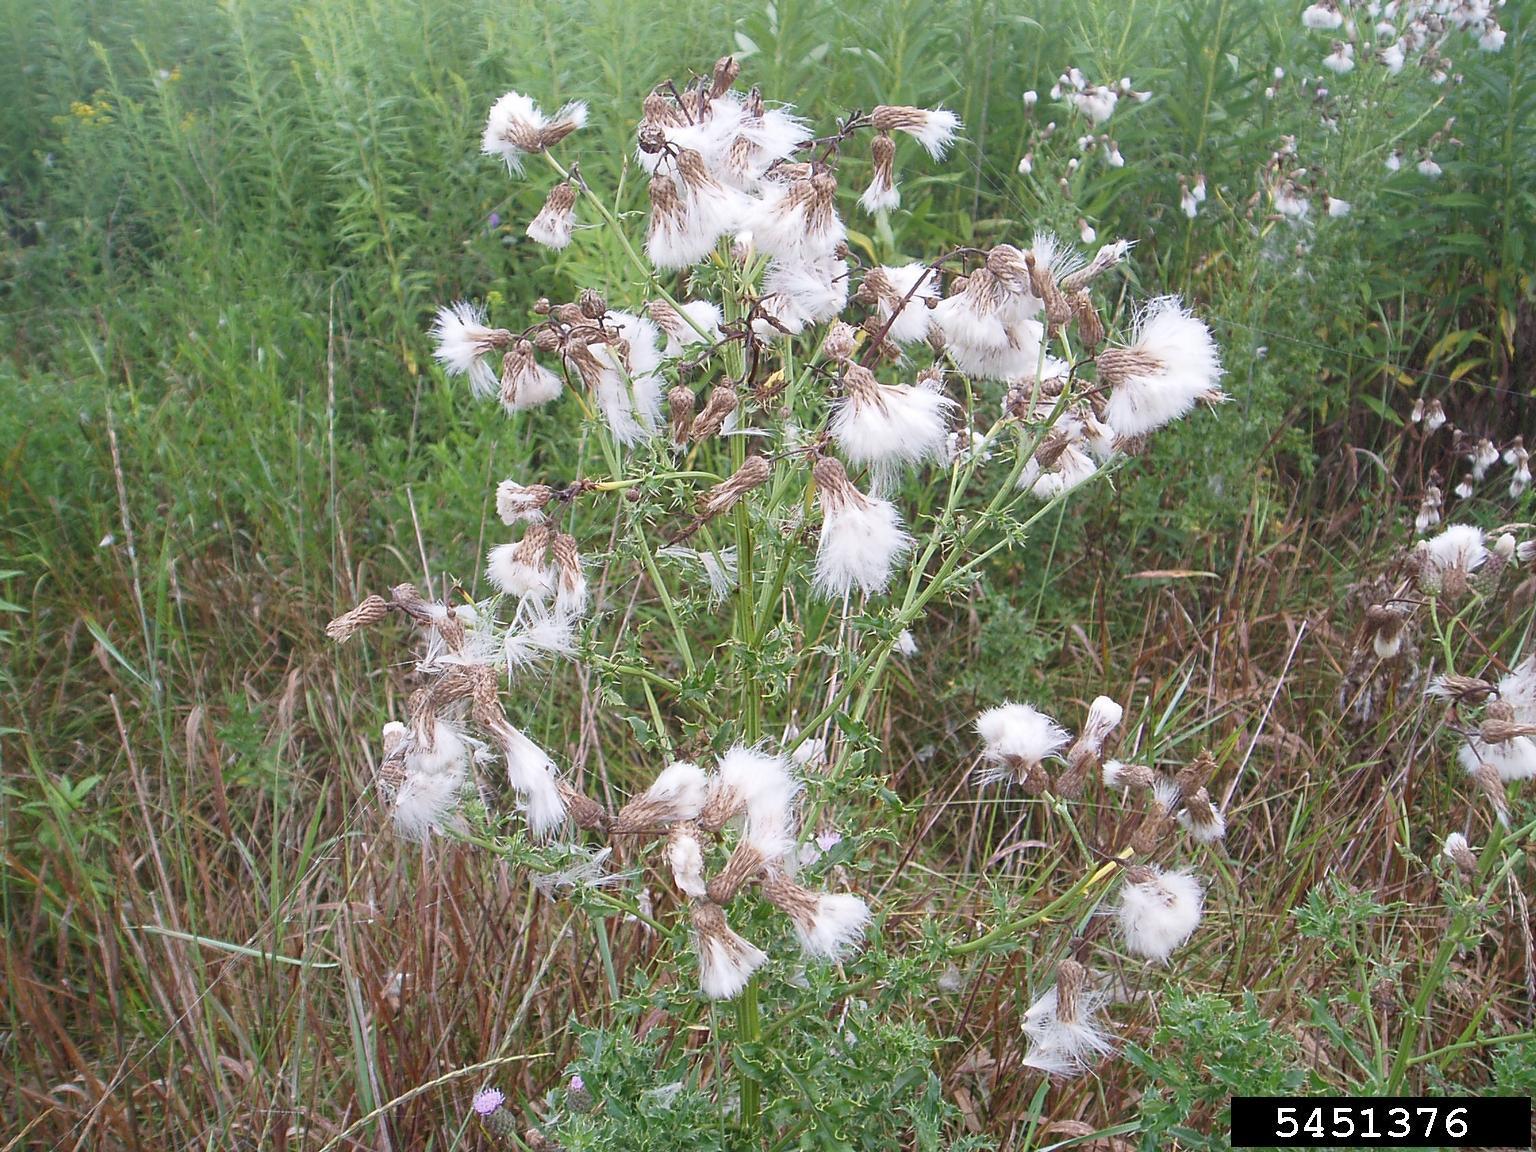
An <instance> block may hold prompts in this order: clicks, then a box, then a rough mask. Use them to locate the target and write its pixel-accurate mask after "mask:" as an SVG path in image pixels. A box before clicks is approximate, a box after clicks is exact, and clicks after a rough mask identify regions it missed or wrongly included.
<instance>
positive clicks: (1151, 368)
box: [1094, 348, 1163, 387]
mask: <svg viewBox="0 0 1536 1152" xmlns="http://www.w3.org/2000/svg"><path fill="white" fill-rule="evenodd" d="M1094 363H1095V364H1096V365H1097V366H1098V370H1099V379H1100V380H1102V381H1103V382H1104V383H1106V384H1108V385H1110V386H1111V387H1119V386H1120V385H1123V384H1125V383H1126V382H1127V381H1129V380H1133V379H1135V378H1136V377H1138V376H1142V377H1145V376H1155V375H1157V374H1158V373H1160V372H1162V371H1163V362H1162V361H1161V360H1159V359H1158V358H1157V357H1156V356H1153V355H1152V354H1151V353H1149V352H1145V351H1142V350H1141V349H1139V348H1105V349H1103V350H1102V351H1100V352H1099V354H1098V356H1097V357H1095V359H1094Z"/></svg>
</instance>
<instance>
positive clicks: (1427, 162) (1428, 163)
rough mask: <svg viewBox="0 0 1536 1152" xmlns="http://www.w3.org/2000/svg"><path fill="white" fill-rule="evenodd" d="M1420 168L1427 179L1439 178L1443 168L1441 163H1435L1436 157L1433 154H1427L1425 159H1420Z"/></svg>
mask: <svg viewBox="0 0 1536 1152" xmlns="http://www.w3.org/2000/svg"><path fill="white" fill-rule="evenodd" d="M1418 168H1419V175H1420V176H1423V177H1425V178H1426V179H1429V180H1438V179H1439V178H1440V173H1441V168H1440V165H1438V164H1436V163H1435V158H1434V157H1433V156H1425V157H1424V158H1423V159H1421V160H1420V161H1419V164H1418Z"/></svg>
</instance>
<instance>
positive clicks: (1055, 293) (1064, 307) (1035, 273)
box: [1024, 251, 1072, 336]
mask: <svg viewBox="0 0 1536 1152" xmlns="http://www.w3.org/2000/svg"><path fill="white" fill-rule="evenodd" d="M1024 263H1025V265H1026V266H1027V267H1028V269H1029V284H1030V290H1031V291H1032V292H1034V294H1035V295H1036V296H1038V297H1039V298H1040V300H1041V301H1042V302H1043V303H1044V305H1045V323H1046V334H1047V336H1054V335H1055V334H1056V333H1058V332H1060V331H1061V330H1062V328H1064V327H1065V326H1066V324H1067V322H1068V321H1069V320H1071V319H1072V302H1071V301H1070V300H1068V299H1067V297H1066V294H1065V293H1063V292H1062V290H1061V288H1060V287H1059V286H1058V285H1057V283H1056V274H1055V273H1054V272H1053V271H1052V270H1051V266H1050V265H1049V264H1048V263H1046V262H1045V261H1043V260H1038V259H1036V258H1035V254H1034V252H1033V251H1031V252H1027V253H1025V255H1024Z"/></svg>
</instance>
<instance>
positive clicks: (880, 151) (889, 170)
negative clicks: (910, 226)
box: [859, 135, 901, 214]
mask: <svg viewBox="0 0 1536 1152" xmlns="http://www.w3.org/2000/svg"><path fill="white" fill-rule="evenodd" d="M869 160H870V177H869V187H867V188H866V189H864V194H863V195H862V196H860V197H859V206H860V207H862V208H863V209H864V211H866V212H869V213H871V214H873V213H875V212H879V211H881V210H882V209H883V210H886V211H889V210H890V209H892V208H897V207H899V206H900V205H901V193H900V192H898V191H897V189H896V143H895V141H893V140H892V139H891V138H890V137H889V136H885V135H880V136H876V137H875V138H874V139H873V140H871V141H870V143H869Z"/></svg>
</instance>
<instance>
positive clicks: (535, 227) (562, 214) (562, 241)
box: [528, 180, 577, 251]
mask: <svg viewBox="0 0 1536 1152" xmlns="http://www.w3.org/2000/svg"><path fill="white" fill-rule="evenodd" d="M576 193H577V188H576V185H575V183H574V182H572V181H570V180H562V181H560V183H558V184H556V185H555V186H554V187H553V188H551V189H550V190H549V196H548V197H547V198H546V199H545V201H544V207H542V208H540V209H539V214H538V215H537V216H535V217H534V218H533V219H532V220H531V221H530V222H529V224H528V238H529V239H530V240H532V241H534V243H536V244H542V245H544V247H546V248H554V249H556V250H557V251H558V250H559V249H561V248H564V247H565V246H566V245H568V244H569V243H570V242H571V232H572V230H573V229H574V228H575V226H576Z"/></svg>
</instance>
